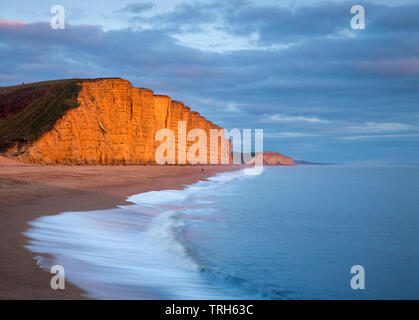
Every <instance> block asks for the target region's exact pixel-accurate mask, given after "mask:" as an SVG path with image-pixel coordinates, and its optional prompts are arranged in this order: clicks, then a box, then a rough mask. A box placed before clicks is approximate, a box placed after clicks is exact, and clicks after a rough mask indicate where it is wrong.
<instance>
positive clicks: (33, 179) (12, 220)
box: [0, 156, 240, 299]
mask: <svg viewBox="0 0 419 320" xmlns="http://www.w3.org/2000/svg"><path fill="white" fill-rule="evenodd" d="M239 168H240V167H239V166H233V165H216V166H46V165H33V164H26V163H22V162H19V161H16V160H14V159H9V158H6V157H3V156H0V219H1V221H2V223H1V224H0V234H1V236H2V241H1V242H0V256H1V259H0V274H1V278H0V299H83V298H84V297H83V295H82V294H83V292H82V291H81V290H80V289H78V288H77V287H75V286H72V285H71V284H70V283H68V282H67V283H66V289H65V290H52V289H51V287H50V280H51V275H50V274H49V273H48V272H46V271H45V270H42V269H40V268H39V267H38V266H37V264H36V261H35V260H34V253H32V252H30V251H29V250H27V249H26V248H25V247H24V246H25V245H26V244H27V241H28V239H27V238H26V237H25V236H24V235H23V234H22V232H24V231H25V230H26V229H27V228H28V224H27V223H28V222H29V221H31V220H34V219H36V218H38V217H40V216H44V215H53V214H57V213H59V212H63V211H87V210H99V209H110V208H114V207H116V206H117V205H122V204H129V203H128V202H127V201H125V199H126V197H127V196H130V195H132V194H137V193H141V192H147V191H152V190H162V189H182V188H183V186H184V185H186V184H191V183H194V182H197V181H199V180H203V179H206V178H208V177H210V176H213V175H215V174H216V173H219V172H225V171H232V170H237V169H239Z"/></svg>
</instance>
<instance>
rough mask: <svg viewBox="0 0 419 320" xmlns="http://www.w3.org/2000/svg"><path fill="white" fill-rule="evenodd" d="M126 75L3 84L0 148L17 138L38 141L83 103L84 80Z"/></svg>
mask: <svg viewBox="0 0 419 320" xmlns="http://www.w3.org/2000/svg"><path fill="white" fill-rule="evenodd" d="M101 80H121V81H126V82H128V83H130V82H129V81H128V80H125V79H122V78H117V77H115V78H95V79H78V78H75V79H62V80H52V81H41V82H33V83H25V84H21V85H14V86H8V87H0V151H4V150H5V149H7V148H8V147H10V146H11V145H12V144H13V142H14V141H34V140H36V139H38V138H39V137H40V136H42V134H44V133H45V132H47V131H49V130H51V129H52V128H53V126H54V124H55V123H56V121H57V120H58V119H60V118H61V117H62V116H63V115H64V114H65V113H66V112H67V111H68V110H70V109H73V108H76V107H78V106H79V103H78V101H77V95H78V92H79V91H80V89H81V86H80V85H79V84H80V83H83V82H88V81H89V82H90V81H101Z"/></svg>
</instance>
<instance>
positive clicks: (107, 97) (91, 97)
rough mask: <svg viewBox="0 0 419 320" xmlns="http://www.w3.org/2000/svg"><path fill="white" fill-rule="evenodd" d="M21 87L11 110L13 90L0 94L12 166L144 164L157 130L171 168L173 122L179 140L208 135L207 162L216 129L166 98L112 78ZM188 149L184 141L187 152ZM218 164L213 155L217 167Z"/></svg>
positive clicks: (0, 134) (2, 140)
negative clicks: (167, 143) (165, 133)
mask: <svg viewBox="0 0 419 320" xmlns="http://www.w3.org/2000/svg"><path fill="white" fill-rule="evenodd" d="M27 86H28V85H25V90H26V92H24V93H21V94H24V96H25V97H26V98H25V101H24V102H22V103H20V104H19V105H18V106H17V107H16V108H12V107H11V103H13V101H16V95H17V96H18V95H19V92H20V90H21V89H19V87H20V86H16V87H13V89H10V90H6V88H1V90H0V101H1V102H0V106H2V105H3V108H2V109H3V111H2V110H0V147H2V148H3V151H5V150H6V151H7V153H8V154H12V155H14V156H15V157H17V158H18V159H20V160H23V161H26V162H33V163H43V164H148V163H150V164H152V163H155V150H156V148H157V147H158V145H159V144H160V143H161V142H159V141H156V140H155V134H156V132H157V131H158V130H159V129H162V128H167V129H171V130H172V131H173V132H174V133H175V139H176V160H178V159H177V158H178V154H177V150H178V141H177V131H178V121H185V123H186V128H187V132H189V131H190V130H192V129H195V128H199V129H202V130H204V131H206V132H207V133H208V135H207V136H208V141H207V150H208V155H207V159H208V162H209V160H210V154H209V151H210V141H209V130H210V129H211V128H219V127H218V126H216V125H214V124H213V123H212V122H210V121H208V120H206V119H205V118H204V117H202V116H200V115H199V113H198V112H195V111H191V110H190V108H189V107H187V106H185V105H184V104H183V103H182V102H178V101H172V100H171V98H170V97H168V96H161V95H154V93H153V91H152V90H150V89H143V88H135V87H133V86H132V85H131V83H130V82H129V81H127V80H124V79H119V78H112V79H93V80H81V79H73V80H65V81H58V82H48V83H39V84H37V85H34V86H32V87H31V88H30V89H27ZM6 97H7V99H6ZM0 108H1V107H0ZM223 139H224V138H223ZM193 143H194V142H193V141H188V142H187V143H186V144H187V147H189V146H190V145H192V144H193ZM226 143H227V144H230V141H228V140H226ZM230 148H231V144H230ZM230 150H231V149H230ZM220 160H221V155H220V152H219V153H218V163H219V162H220ZM176 163H177V162H176Z"/></svg>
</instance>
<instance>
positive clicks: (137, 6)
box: [117, 2, 154, 14]
mask: <svg viewBox="0 0 419 320" xmlns="http://www.w3.org/2000/svg"><path fill="white" fill-rule="evenodd" d="M153 8H154V4H153V3H152V2H135V3H130V4H128V5H126V6H125V7H124V8H122V9H120V10H118V11H117V12H118V13H131V14H138V13H142V12H144V11H149V10H151V9H153Z"/></svg>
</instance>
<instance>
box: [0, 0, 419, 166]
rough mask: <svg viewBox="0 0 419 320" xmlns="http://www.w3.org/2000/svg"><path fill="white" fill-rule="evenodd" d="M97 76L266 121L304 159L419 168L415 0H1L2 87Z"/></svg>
mask: <svg viewBox="0 0 419 320" xmlns="http://www.w3.org/2000/svg"><path fill="white" fill-rule="evenodd" d="M358 4H359V5H362V6H364V8H365V20H366V28H365V29H363V30H353V29H352V28H351V19H352V17H353V16H354V14H351V7H352V6H353V5H358ZM53 5H61V6H63V7H64V9H65V22H66V24H65V29H63V30H54V29H52V28H51V26H50V20H51V18H52V17H53V16H54V14H52V13H51V12H50V11H51V7H52V6H53ZM96 77H122V78H125V79H127V80H129V81H131V83H132V84H133V85H134V86H137V87H145V88H150V89H153V90H154V92H155V93H156V94H167V95H169V96H171V97H172V98H173V99H175V100H180V101H183V102H184V103H185V104H186V105H188V106H190V107H191V109H192V110H196V111H199V112H200V113H201V114H202V115H204V116H205V117H207V118H208V119H210V120H211V121H213V122H214V123H217V124H218V125H220V126H222V127H224V128H227V129H233V128H239V129H241V130H242V129H248V128H249V129H263V130H264V150H265V151H278V152H281V153H284V154H286V155H289V156H292V157H294V158H295V159H304V160H308V161H315V162H345V163H347V162H351V163H389V162H391V163H393V162H402V163H419V1H418V0H415V1H410V0H405V1H402V0H400V1H397V0H395V1H386V0H381V1H362V2H360V1H329V2H324V1H315V0H311V1H307V0H306V1H278V0H276V1H274V0H262V1H261V0H259V1H250V0H229V1H226V0H207V1H183V0H174V1H173V0H170V1H167V0H161V1H147V0H146V1H140V2H139V1H135V0H128V1H125V0H121V1H108V0H106V1H79V0H71V1H68V0H54V1H47V0H37V1H32V0H20V1H16V0H2V1H1V2H0V86H8V85H14V84H18V83H22V82H25V83H26V82H34V81H42V80H51V79H63V78H96Z"/></svg>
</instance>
